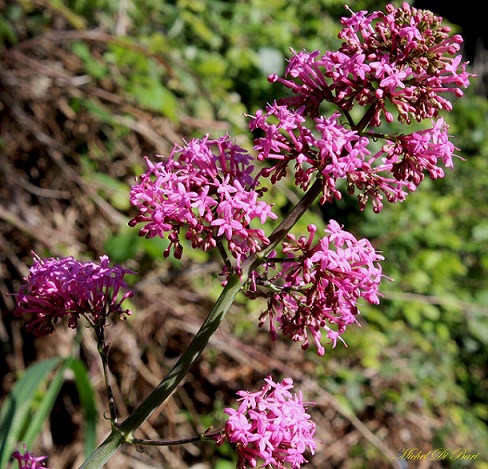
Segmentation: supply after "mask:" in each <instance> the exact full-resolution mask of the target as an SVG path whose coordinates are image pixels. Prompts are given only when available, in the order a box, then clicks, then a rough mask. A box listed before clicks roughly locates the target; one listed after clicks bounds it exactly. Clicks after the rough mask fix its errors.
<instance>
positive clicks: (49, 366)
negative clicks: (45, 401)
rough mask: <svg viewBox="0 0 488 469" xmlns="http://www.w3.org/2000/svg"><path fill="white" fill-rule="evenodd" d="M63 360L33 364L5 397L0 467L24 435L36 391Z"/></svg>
mask: <svg viewBox="0 0 488 469" xmlns="http://www.w3.org/2000/svg"><path fill="white" fill-rule="evenodd" d="M62 360H63V359H62V358H60V357H55V358H51V359H49V360H44V361H42V362H38V363H35V364H33V365H31V366H30V367H29V368H27V370H26V371H25V373H24V375H23V376H22V378H20V379H19V380H18V381H17V382H16V383H15V385H14V387H13V388H12V390H11V391H10V393H9V394H8V396H7V398H6V399H5V401H4V403H3V405H2V408H1V410H0V467H5V466H6V464H7V462H8V461H9V459H10V457H11V455H12V452H13V451H15V447H16V444H17V443H18V442H19V440H20V438H22V437H23V430H24V428H25V425H26V420H28V418H29V413H30V410H31V408H32V403H33V401H34V398H35V396H36V392H37V391H38V390H39V389H40V388H41V386H42V385H43V384H44V382H45V380H46V378H47V376H48V375H49V373H50V372H51V371H52V370H53V369H54V368H55V367H56V366H58V365H59V364H60V363H61V362H62Z"/></svg>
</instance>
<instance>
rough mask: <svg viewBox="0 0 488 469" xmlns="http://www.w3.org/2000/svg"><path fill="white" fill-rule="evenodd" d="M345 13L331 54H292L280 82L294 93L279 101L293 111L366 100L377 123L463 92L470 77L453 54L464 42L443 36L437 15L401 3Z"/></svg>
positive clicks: (312, 112) (434, 110)
mask: <svg viewBox="0 0 488 469" xmlns="http://www.w3.org/2000/svg"><path fill="white" fill-rule="evenodd" d="M349 11H350V12H351V17H349V18H342V20H341V22H342V24H343V26H344V28H343V30H342V31H341V32H340V33H339V37H340V38H341V39H342V40H343V41H344V42H343V44H342V46H341V47H340V49H339V50H338V51H336V52H327V53H325V54H321V53H320V52H319V51H314V52H312V53H308V52H306V51H302V52H298V53H297V52H295V51H293V56H292V58H291V59H290V61H289V64H288V67H287V69H286V74H285V78H280V77H278V76H276V75H271V76H270V77H269V80H270V81H272V82H275V81H278V82H281V83H283V84H284V85H285V86H286V87H288V88H289V89H290V90H292V92H293V93H294V95H293V96H291V97H289V98H284V99H283V100H281V101H280V103H281V104H287V105H289V106H291V107H293V108H295V109H297V108H299V107H302V106H304V108H305V110H306V112H305V113H306V115H308V116H311V117H313V118H315V117H317V116H318V115H319V106H320V104H321V102H322V101H324V100H326V101H329V102H332V103H334V104H336V105H337V106H339V108H340V109H342V110H343V111H349V110H351V109H352V107H353V105H354V104H355V103H357V104H359V105H361V106H366V105H367V106H371V105H372V106H373V109H374V112H373V115H372V118H371V122H370V124H371V125H372V126H379V125H380V124H381V119H382V117H384V118H385V119H386V121H387V122H391V121H392V120H393V114H392V112H391V111H393V110H396V111H397V113H398V118H399V120H400V121H401V122H405V123H410V121H411V120H412V118H413V119H415V120H417V121H421V120H423V119H426V118H432V117H437V115H438V111H439V110H441V109H443V110H447V111H450V110H451V109H452V106H451V104H450V102H449V101H448V100H447V99H446V98H445V97H444V96H443V95H444V94H445V93H453V94H454V95H456V96H462V94H463V91H462V88H466V87H467V86H468V85H469V78H470V77H473V76H474V75H472V74H470V73H468V72H466V63H462V62H461V60H462V57H461V55H460V54H458V52H459V49H460V45H461V44H462V42H463V40H462V38H461V37H460V36H459V35H450V28H448V27H446V26H443V25H442V18H440V17H437V16H435V15H434V14H433V13H431V12H430V11H427V10H419V9H416V8H413V7H411V6H410V5H409V4H408V3H406V2H404V3H403V4H402V6H401V7H400V8H395V7H393V6H392V5H387V6H386V13H383V12H379V11H376V12H373V13H370V14H368V13H367V12H365V11H360V12H358V13H354V12H352V11H351V10H350V9H349Z"/></svg>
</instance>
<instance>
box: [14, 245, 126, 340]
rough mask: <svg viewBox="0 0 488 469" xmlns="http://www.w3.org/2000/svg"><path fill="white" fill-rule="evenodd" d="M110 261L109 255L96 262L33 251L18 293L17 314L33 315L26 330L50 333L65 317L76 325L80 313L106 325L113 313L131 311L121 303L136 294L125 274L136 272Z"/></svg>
mask: <svg viewBox="0 0 488 469" xmlns="http://www.w3.org/2000/svg"><path fill="white" fill-rule="evenodd" d="M109 262H110V261H109V258H108V257H107V256H102V257H100V262H99V263H96V262H79V261H77V260H76V259H74V258H73V257H66V258H62V259H54V258H49V259H41V258H39V257H38V256H37V255H35V254H34V265H33V266H32V267H31V268H30V273H29V275H28V276H27V277H26V278H25V280H26V283H25V284H24V285H23V286H22V287H21V288H20V290H19V293H18V294H16V297H17V308H16V310H15V314H16V315H17V316H21V315H23V314H31V315H32V316H31V320H30V322H29V323H28V324H27V330H28V331H33V332H34V335H36V336H45V335H48V334H51V333H52V332H53V331H54V325H55V323H56V321H57V320H58V319H62V318H64V317H67V318H68V326H69V327H71V328H75V327H76V326H77V325H78V319H79V317H80V316H84V317H85V318H86V319H87V320H88V321H89V322H90V324H91V325H95V324H96V325H99V326H103V325H104V324H105V321H106V319H107V317H108V316H109V315H110V314H119V315H124V314H130V311H129V310H123V309H122V306H121V304H122V302H123V301H124V300H125V299H126V298H129V297H131V296H133V292H132V291H130V290H128V289H127V284H126V282H125V281H124V276H125V275H126V274H134V273H135V272H133V271H131V270H129V269H124V268H123V267H121V266H119V265H115V266H113V267H110V266H109Z"/></svg>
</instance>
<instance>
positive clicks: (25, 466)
mask: <svg viewBox="0 0 488 469" xmlns="http://www.w3.org/2000/svg"><path fill="white" fill-rule="evenodd" d="M12 458H14V459H16V460H17V462H18V463H19V469H41V468H43V469H49V468H48V467H46V466H45V462H44V461H45V460H46V459H47V456H38V457H36V456H33V455H32V454H31V453H29V452H28V451H27V447H26V445H25V444H24V454H20V452H19V451H15V452H14V453H13V454H12Z"/></svg>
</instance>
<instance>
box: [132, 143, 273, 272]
mask: <svg viewBox="0 0 488 469" xmlns="http://www.w3.org/2000/svg"><path fill="white" fill-rule="evenodd" d="M251 160H252V157H251V156H250V155H249V154H248V153H247V152H246V151H245V150H244V149H243V148H241V147H239V146H238V145H236V144H234V143H232V141H231V139H230V137H229V136H228V135H226V136H224V137H221V138H219V139H217V140H210V139H208V136H206V137H205V138H203V139H201V140H198V139H194V140H191V141H190V142H189V143H188V144H187V145H186V146H185V147H179V146H176V147H175V148H174V149H173V152H172V153H171V155H170V156H169V158H167V159H166V160H163V161H160V162H159V163H156V164H153V163H151V162H150V161H149V160H148V159H147V158H146V161H147V165H148V168H149V170H148V171H147V172H146V173H145V174H143V175H142V176H140V178H139V181H138V183H137V184H136V185H134V186H133V187H132V189H131V204H132V205H133V206H135V207H137V208H138V210H139V214H138V215H137V216H136V217H135V218H134V219H133V220H131V221H130V223H129V225H130V226H135V225H137V224H139V223H142V224H143V225H144V226H143V227H142V228H141V229H140V231H139V234H140V235H141V236H146V237H147V238H152V237H155V236H160V237H164V236H165V235H166V236H167V238H168V239H169V241H170V245H169V247H168V248H167V249H166V251H165V253H164V255H165V257H167V256H168V255H169V254H170V252H171V249H173V250H174V255H175V257H176V258H180V257H181V254H182V249H183V248H182V245H181V242H180V239H181V238H180V237H181V232H182V231H183V232H184V236H185V238H186V239H188V240H189V241H191V244H192V246H193V247H194V248H200V249H202V250H204V251H206V250H208V249H210V248H214V247H216V246H217V244H218V243H226V244H227V247H228V250H229V252H230V253H231V254H232V256H233V257H234V258H235V259H236V261H237V267H239V264H240V261H241V259H242V258H245V257H246V256H247V255H249V254H250V253H253V252H256V251H258V250H259V249H260V245H261V244H260V243H263V244H267V243H268V242H269V241H268V238H267V237H266V236H265V234H264V232H263V230H261V229H259V228H258V229H256V228H251V226H250V225H251V222H253V221H254V220H255V219H258V220H259V222H260V223H264V222H265V221H266V220H267V219H268V218H276V215H275V214H274V213H273V212H272V211H271V205H268V204H266V203H265V202H263V201H260V200H258V199H259V198H260V197H261V196H262V195H263V192H264V191H263V190H262V189H259V188H258V181H257V178H253V176H252V172H253V170H254V166H253V165H251V163H250V162H251Z"/></svg>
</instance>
